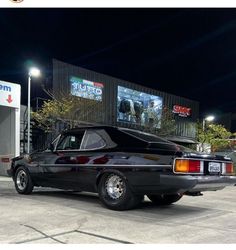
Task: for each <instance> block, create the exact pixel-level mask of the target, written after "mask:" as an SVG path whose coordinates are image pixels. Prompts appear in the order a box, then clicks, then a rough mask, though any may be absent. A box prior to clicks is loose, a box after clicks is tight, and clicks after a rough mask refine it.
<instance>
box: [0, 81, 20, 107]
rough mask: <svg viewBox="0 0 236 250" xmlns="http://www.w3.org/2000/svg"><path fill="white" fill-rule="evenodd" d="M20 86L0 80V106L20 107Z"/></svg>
mask: <svg viewBox="0 0 236 250" xmlns="http://www.w3.org/2000/svg"><path fill="white" fill-rule="evenodd" d="M20 95H21V86H20V85H19V84H15V83H10V82H5V81H0V106H6V107H11V108H20Z"/></svg>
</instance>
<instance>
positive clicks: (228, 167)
mask: <svg viewBox="0 0 236 250" xmlns="http://www.w3.org/2000/svg"><path fill="white" fill-rule="evenodd" d="M225 170H226V173H227V174H232V173H234V166H233V163H226V168H225Z"/></svg>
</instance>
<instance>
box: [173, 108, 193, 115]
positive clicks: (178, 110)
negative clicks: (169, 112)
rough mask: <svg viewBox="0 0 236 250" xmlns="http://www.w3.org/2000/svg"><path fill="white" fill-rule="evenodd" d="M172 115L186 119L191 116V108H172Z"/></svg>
mask: <svg viewBox="0 0 236 250" xmlns="http://www.w3.org/2000/svg"><path fill="white" fill-rule="evenodd" d="M173 113H175V114H178V115H179V116H182V117H188V116H190V115H191V108H187V107H183V106H180V105H174V106H173Z"/></svg>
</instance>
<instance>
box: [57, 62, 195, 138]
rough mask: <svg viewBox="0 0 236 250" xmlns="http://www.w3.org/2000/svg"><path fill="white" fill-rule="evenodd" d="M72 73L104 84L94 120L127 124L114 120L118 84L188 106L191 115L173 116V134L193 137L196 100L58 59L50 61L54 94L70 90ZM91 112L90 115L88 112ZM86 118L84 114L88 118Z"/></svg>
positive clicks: (168, 105)
mask: <svg viewBox="0 0 236 250" xmlns="http://www.w3.org/2000/svg"><path fill="white" fill-rule="evenodd" d="M70 76H76V77H79V78H82V79H85V80H89V81H94V82H100V83H103V84H104V89H103V101H102V111H101V110H96V109H95V110H94V115H96V117H100V118H101V119H99V120H98V121H97V122H98V123H104V124H109V125H119V126H127V124H125V123H124V124H123V123H121V122H119V123H117V114H116V110H117V106H116V102H117V88H118V85H120V86H124V87H126V88H130V89H135V90H138V91H140V92H144V93H147V94H151V95H156V96H160V97H162V98H163V105H164V106H167V107H169V108H170V109H172V108H173V105H181V106H184V107H188V108H191V117H179V116H177V115H176V121H177V130H176V135H177V136H185V137H190V138H194V137H195V123H196V121H197V119H198V117H199V103H198V102H196V101H192V100H189V99H186V98H183V97H179V96H175V95H171V94H167V93H164V92H161V91H158V90H154V89H151V88H147V87H144V86H141V85H138V84H135V83H131V82H128V81H125V80H121V79H118V78H114V77H111V76H108V75H104V74H100V73H97V72H94V71H91V70H87V69H84V68H81V67H77V66H73V65H70V64H67V63H64V62H61V61H58V60H55V59H54V60H53V91H54V94H55V95H56V94H57V93H58V92H59V91H64V92H66V93H70V84H69V77H70ZM92 115H93V114H92ZM89 120H90V118H89V117H88V120H87V121H89Z"/></svg>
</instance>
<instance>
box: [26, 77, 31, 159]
mask: <svg viewBox="0 0 236 250" xmlns="http://www.w3.org/2000/svg"><path fill="white" fill-rule="evenodd" d="M30 83H31V75H30V73H29V76H28V136H27V153H28V154H29V153H30Z"/></svg>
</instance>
